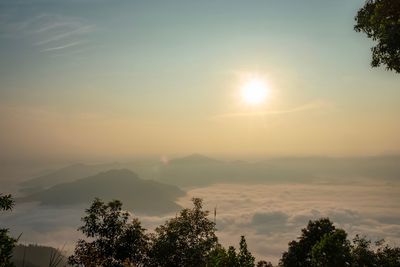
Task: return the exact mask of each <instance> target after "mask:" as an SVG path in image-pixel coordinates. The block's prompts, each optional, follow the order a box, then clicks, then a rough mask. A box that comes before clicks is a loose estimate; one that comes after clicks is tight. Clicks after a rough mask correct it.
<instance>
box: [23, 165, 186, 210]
mask: <svg viewBox="0 0 400 267" xmlns="http://www.w3.org/2000/svg"><path fill="white" fill-rule="evenodd" d="M184 194H185V193H184V192H183V191H182V190H180V189H179V188H178V187H176V186H173V185H167V184H163V183H160V182H156V181H153V180H142V179H140V178H139V177H138V176H137V175H136V174H135V173H133V172H132V171H130V170H127V169H119V170H109V171H106V172H102V173H99V174H96V175H93V176H89V177H86V178H82V179H78V180H76V181H73V182H70V183H62V184H58V185H55V186H52V187H50V188H48V189H44V190H41V191H39V192H36V193H33V194H31V195H28V196H26V197H23V198H20V199H19V201H22V202H32V201H38V202H39V203H40V204H41V205H49V206H71V205H78V204H86V205H89V204H90V203H91V201H92V200H93V199H94V198H95V197H99V198H101V199H103V200H105V201H110V200H113V199H118V200H121V201H122V203H123V205H124V208H126V209H128V210H131V211H133V212H137V213H143V214H148V215H158V214H165V213H169V212H173V211H177V210H179V209H181V207H180V206H179V205H177V204H176V203H175V200H176V199H177V198H178V197H180V196H183V195H184Z"/></svg>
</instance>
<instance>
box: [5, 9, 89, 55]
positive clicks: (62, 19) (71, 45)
mask: <svg viewBox="0 0 400 267" xmlns="http://www.w3.org/2000/svg"><path fill="white" fill-rule="evenodd" d="M0 22H1V25H0V37H1V38H17V39H26V43H31V44H32V45H33V46H36V47H37V48H38V50H39V51H40V52H55V51H59V50H71V51H73V49H75V47H76V46H77V45H78V44H79V45H83V44H85V43H87V42H86V40H87V39H90V33H92V32H93V31H95V30H96V26H95V25H94V24H92V23H90V22H88V21H86V20H84V19H81V18H77V17H69V16H63V15H59V14H39V15H36V16H32V17H25V18H21V17H19V16H17V15H16V14H12V13H10V14H2V15H1V16H0Z"/></svg>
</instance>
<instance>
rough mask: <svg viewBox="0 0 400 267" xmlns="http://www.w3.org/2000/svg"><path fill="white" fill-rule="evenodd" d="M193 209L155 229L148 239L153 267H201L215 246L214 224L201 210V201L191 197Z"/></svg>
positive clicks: (205, 212) (183, 211)
mask: <svg viewBox="0 0 400 267" xmlns="http://www.w3.org/2000/svg"><path fill="white" fill-rule="evenodd" d="M192 201H193V205H194V207H193V209H183V210H182V211H181V212H180V214H179V216H176V217H175V218H172V219H170V220H168V221H167V222H166V223H165V224H164V225H161V226H159V227H157V228H156V230H155V235H154V236H153V237H152V248H151V259H152V265H154V266H204V265H205V264H206V262H207V259H208V257H209V256H210V255H211V252H212V251H213V249H214V248H215V247H216V246H217V241H218V240H217V237H216V235H215V223H214V222H212V221H211V220H210V219H208V211H203V209H202V200H201V199H199V198H193V200H192Z"/></svg>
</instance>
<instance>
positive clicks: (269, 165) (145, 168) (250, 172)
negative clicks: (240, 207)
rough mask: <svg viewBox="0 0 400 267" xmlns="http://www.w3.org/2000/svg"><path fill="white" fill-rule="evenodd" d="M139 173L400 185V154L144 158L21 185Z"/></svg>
mask: <svg viewBox="0 0 400 267" xmlns="http://www.w3.org/2000/svg"><path fill="white" fill-rule="evenodd" d="M121 167H124V168H127V169H130V170H134V171H135V172H136V173H138V174H139V175H140V177H141V178H143V179H145V180H149V179H150V180H157V181H160V182H164V183H167V184H173V185H177V186H182V187H193V186H205V185H209V184H213V183H282V182H284V183H292V182H296V183H299V182H325V181H329V182H341V181H346V182H348V181H350V180H353V179H365V178H367V179H381V180H385V181H388V182H393V181H400V156H399V155H387V156H374V157H343V158H340V157H337V158H335V157H282V158H271V159H268V160H262V161H258V162H246V161H231V162H228V161H222V160H217V159H213V158H210V157H207V156H204V155H201V154H192V155H189V156H186V157H181V158H175V159H171V160H169V161H164V162H160V161H156V160H148V161H146V160H142V161H140V162H134V163H132V164H101V165H85V164H74V165H70V166H67V167H65V168H62V169H59V170H57V171H54V172H51V173H48V174H46V175H43V176H40V177H36V178H34V179H30V180H27V181H25V182H24V183H22V184H21V186H22V191H23V192H25V193H33V192H38V191H40V190H43V189H46V188H49V187H51V186H54V185H56V184H59V183H65V182H72V181H76V180H78V179H80V178H84V177H87V176H91V175H95V174H97V173H99V172H102V171H107V170H109V169H115V168H121Z"/></svg>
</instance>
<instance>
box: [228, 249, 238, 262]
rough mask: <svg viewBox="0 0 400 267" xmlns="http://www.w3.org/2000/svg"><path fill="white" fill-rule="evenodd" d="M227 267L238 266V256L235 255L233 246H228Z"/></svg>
mask: <svg viewBox="0 0 400 267" xmlns="http://www.w3.org/2000/svg"><path fill="white" fill-rule="evenodd" d="M227 262H228V265H227V266H239V262H238V256H237V254H236V250H235V248H234V247H233V246H229V248H228V259H227Z"/></svg>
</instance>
